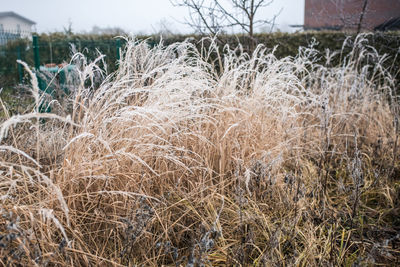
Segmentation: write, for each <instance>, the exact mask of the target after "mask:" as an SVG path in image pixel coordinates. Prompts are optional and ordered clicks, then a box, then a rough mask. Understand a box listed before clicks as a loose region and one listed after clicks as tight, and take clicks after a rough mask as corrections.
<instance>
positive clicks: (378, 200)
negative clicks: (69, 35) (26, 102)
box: [0, 35, 400, 266]
mask: <svg viewBox="0 0 400 267" xmlns="http://www.w3.org/2000/svg"><path fill="white" fill-rule="evenodd" d="M353 47H354V48H353V50H352V51H351V53H349V54H342V53H340V51H337V52H332V53H328V52H327V54H323V55H321V54H319V53H317V52H316V51H315V50H314V49H313V48H312V47H311V48H299V54H298V55H297V56H296V57H286V58H283V59H277V58H276V57H275V56H274V54H273V50H269V49H266V48H264V47H262V46H259V47H258V49H256V51H255V52H254V53H253V54H252V55H248V54H246V53H245V52H243V51H242V50H241V49H240V47H238V48H235V49H233V48H229V47H226V48H225V50H224V54H221V55H219V56H217V57H216V56H215V54H216V53H217V54H218V53H219V52H218V49H217V48H216V47H215V46H213V45H211V46H210V47H204V49H201V50H200V51H199V50H198V49H196V48H195V46H193V45H192V44H190V43H187V42H183V43H176V44H173V45H170V46H167V47H164V46H162V45H159V46H156V47H154V48H151V49H150V48H149V47H148V46H147V45H146V43H144V42H138V41H133V40H129V42H128V45H127V47H126V49H125V51H124V53H123V58H122V60H121V62H120V66H119V69H118V71H117V72H116V73H113V74H112V75H110V76H108V77H107V78H105V80H104V82H103V83H102V84H101V85H100V86H99V87H98V88H97V86H92V85H93V83H92V82H91V81H92V79H93V77H95V76H96V75H97V76H98V75H99V73H101V70H100V69H99V68H97V67H96V66H97V65H96V62H87V61H86V60H85V58H84V57H82V55H80V54H76V55H75V57H74V58H73V62H74V64H76V65H77V66H79V70H78V72H77V76H78V77H79V81H80V83H79V84H77V85H76V87H75V88H73V92H72V94H71V97H70V99H69V103H67V104H65V103H62V104H61V103H58V102H57V101H53V102H51V105H53V106H54V108H53V109H52V111H53V112H52V113H39V112H38V111H39V107H40V105H41V102H42V98H43V94H41V93H40V90H39V89H38V86H37V82H36V80H35V76H33V75H32V89H31V93H32V99H33V100H34V103H35V104H34V107H32V109H31V110H29V111H27V112H25V113H23V114H19V115H14V116H11V115H10V116H8V117H7V118H5V119H4V121H3V122H2V124H1V126H0V202H1V208H0V213H1V217H0V263H1V264H2V265H7V264H8V265H11V266H18V265H19V264H21V265H29V266H35V265H37V266H42V265H50V266H53V265H61V266H63V265H66V266H97V265H98V266H135V265H140V266H160V265H168V266H209V265H212V266H359V265H363V266H368V265H371V266H372V265H379V264H381V265H388V266H390V265H392V266H394V265H397V264H400V214H399V213H400V210H399V209H400V166H399V163H400V161H399V149H398V142H399V140H398V137H399V132H400V131H399V106H398V99H397V96H396V94H395V92H396V88H395V81H394V80H393V78H392V76H391V74H390V72H389V71H388V70H386V69H385V68H383V67H382V64H383V62H384V61H385V60H391V59H388V58H385V57H384V56H380V55H378V54H376V51H375V50H374V49H373V48H372V47H369V46H368V45H367V44H366V43H365V40H364V39H363V36H362V35H360V36H359V37H358V39H357V40H356V42H355V44H354V46H353ZM319 57H327V58H331V59H333V58H335V59H339V61H340V62H341V63H340V65H339V66H331V65H330V64H329V60H327V64H325V65H319V64H318V63H317V62H320V61H319ZM211 58H213V59H215V58H216V60H211ZM324 62H325V61H324ZM94 87H96V89H94ZM2 108H3V112H4V114H9V112H7V111H6V107H5V105H2ZM5 116H7V115H5Z"/></svg>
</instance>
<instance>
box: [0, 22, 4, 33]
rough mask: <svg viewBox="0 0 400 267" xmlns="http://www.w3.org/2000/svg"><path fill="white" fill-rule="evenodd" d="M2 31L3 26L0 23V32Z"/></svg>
mask: <svg viewBox="0 0 400 267" xmlns="http://www.w3.org/2000/svg"><path fill="white" fill-rule="evenodd" d="M3 31H4V26H3V24H0V32H3Z"/></svg>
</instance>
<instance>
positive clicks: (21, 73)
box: [17, 45, 24, 84]
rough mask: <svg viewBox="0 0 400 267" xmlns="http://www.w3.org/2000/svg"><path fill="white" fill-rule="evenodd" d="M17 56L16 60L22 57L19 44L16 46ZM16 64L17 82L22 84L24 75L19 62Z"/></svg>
mask: <svg viewBox="0 0 400 267" xmlns="http://www.w3.org/2000/svg"><path fill="white" fill-rule="evenodd" d="M17 58H18V60H22V58H21V45H18V46H17ZM17 65H18V77H19V83H20V84H22V81H23V77H24V72H23V70H22V66H21V64H19V63H17Z"/></svg>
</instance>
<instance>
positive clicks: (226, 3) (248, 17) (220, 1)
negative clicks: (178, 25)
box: [170, 0, 282, 39]
mask: <svg viewBox="0 0 400 267" xmlns="http://www.w3.org/2000/svg"><path fill="white" fill-rule="evenodd" d="M273 1H274V0H208V1H206V0H170V2H171V3H172V4H173V5H174V6H180V7H187V8H188V9H189V18H190V22H189V21H187V22H186V24H187V25H189V26H190V27H192V28H193V29H195V30H196V31H200V32H201V33H203V31H204V30H206V31H208V32H209V33H211V34H212V35H215V34H216V33H218V32H219V31H223V30H226V29H228V28H235V27H239V28H240V29H241V30H242V31H243V32H245V33H247V34H248V35H249V37H250V38H252V39H254V31H255V29H256V27H258V26H261V25H266V24H269V25H271V29H272V28H273V27H274V26H275V19H276V17H277V16H278V15H279V13H280V12H279V13H278V14H277V15H275V16H274V17H273V18H272V19H270V20H263V19H257V18H256V15H257V12H258V11H259V10H260V9H262V8H266V7H268V6H269V5H271V4H272V2H273ZM281 11H282V10H281Z"/></svg>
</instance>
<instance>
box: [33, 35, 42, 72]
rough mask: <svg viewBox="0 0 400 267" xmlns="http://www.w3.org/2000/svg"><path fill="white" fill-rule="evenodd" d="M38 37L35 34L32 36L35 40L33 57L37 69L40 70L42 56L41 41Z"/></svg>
mask: <svg viewBox="0 0 400 267" xmlns="http://www.w3.org/2000/svg"><path fill="white" fill-rule="evenodd" d="M38 39H39V38H38V37H37V36H36V35H34V36H33V37H32V40H33V59H34V61H35V69H36V70H37V71H38V70H39V68H40V56H39V42H38Z"/></svg>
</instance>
